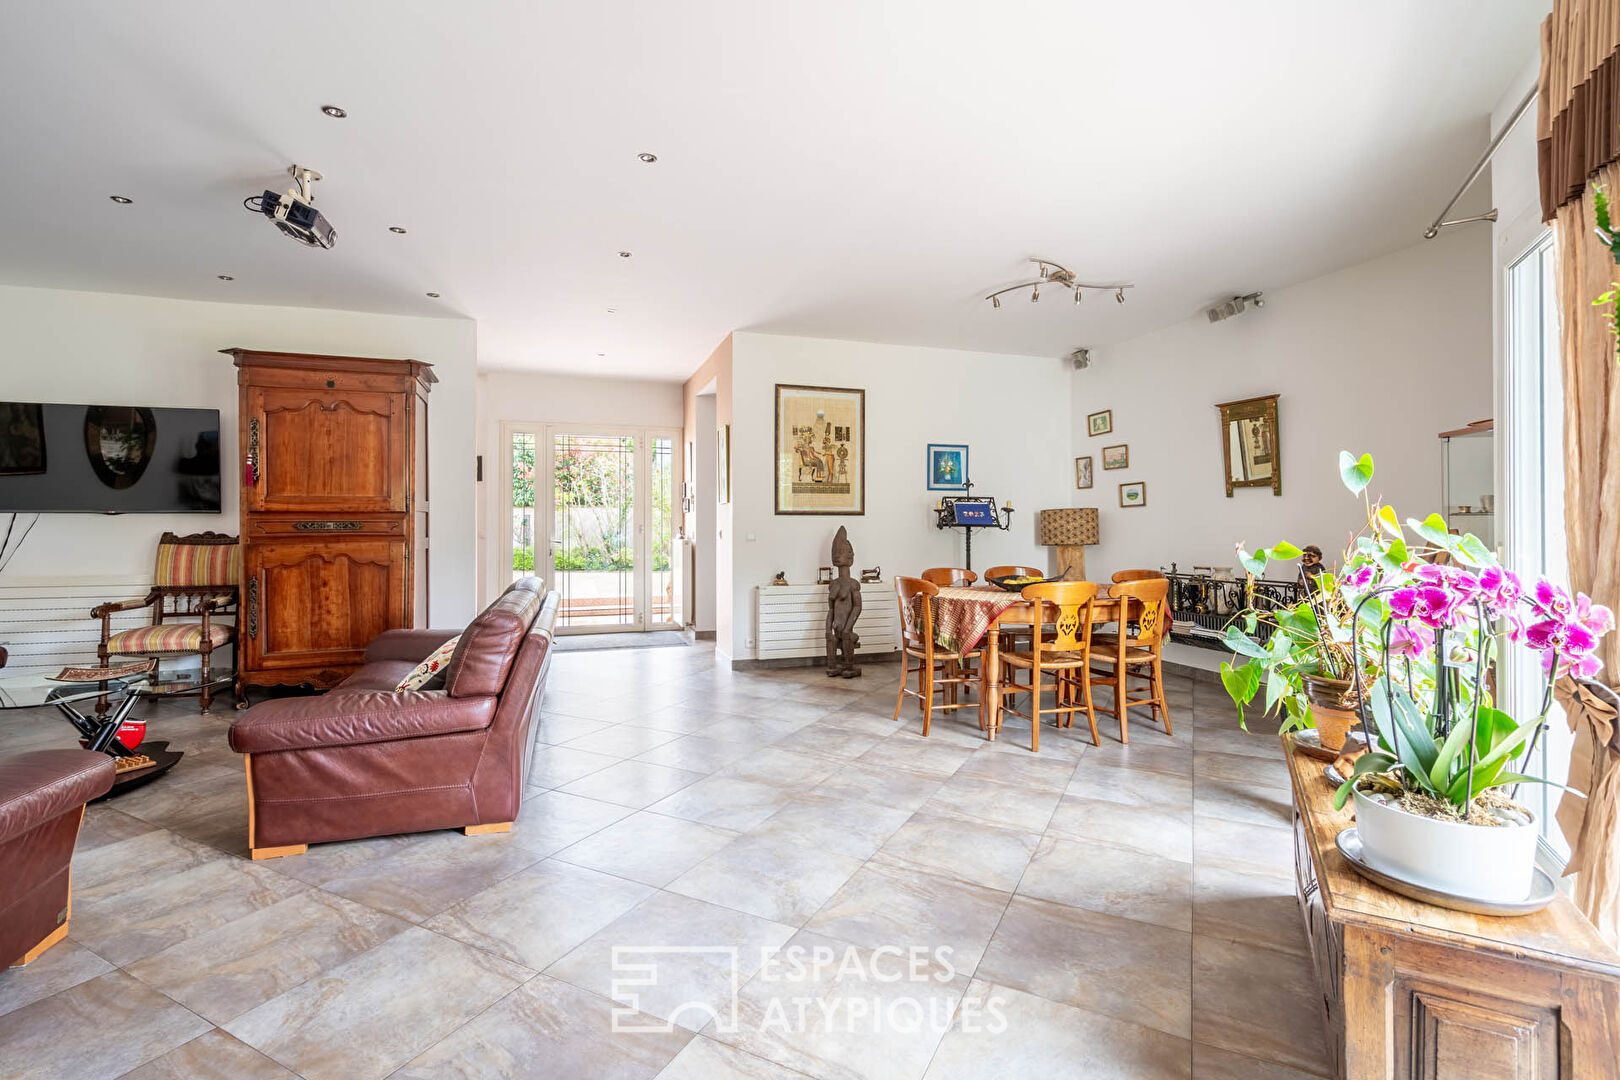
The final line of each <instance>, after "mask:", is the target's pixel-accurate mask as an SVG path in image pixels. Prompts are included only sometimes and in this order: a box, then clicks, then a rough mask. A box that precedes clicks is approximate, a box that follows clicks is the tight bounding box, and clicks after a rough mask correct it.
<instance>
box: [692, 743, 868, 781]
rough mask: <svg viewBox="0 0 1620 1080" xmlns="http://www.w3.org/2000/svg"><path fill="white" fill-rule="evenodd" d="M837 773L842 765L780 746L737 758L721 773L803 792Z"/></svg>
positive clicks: (773, 746)
mask: <svg viewBox="0 0 1620 1080" xmlns="http://www.w3.org/2000/svg"><path fill="white" fill-rule="evenodd" d="M838 769H839V763H838V762H837V761H835V760H831V759H829V758H826V757H822V756H818V755H815V754H796V753H793V752H792V751H789V750H783V749H781V748H780V746H779V745H772V746H767V747H762V748H761V749H758V750H755V751H754V752H753V753H750V754H746V755H744V756H743V757H740V758H738V759H737V760H736V761H733V762H732V763H731V764H729V765H727V766H726V767H725V768H724V769H721V770H720V775H722V776H735V777H738V778H739V779H742V780H753V781H755V782H756V783H760V784H771V785H773V786H775V787H782V788H792V789H794V790H796V791H804V790H807V789H809V788H813V787H815V786H816V785H817V784H819V783H821V781H823V780H825V779H826V778H827V777H828V776H830V775H832V774H833V773H835V772H837V771H838Z"/></svg>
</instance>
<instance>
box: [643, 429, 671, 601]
mask: <svg viewBox="0 0 1620 1080" xmlns="http://www.w3.org/2000/svg"><path fill="white" fill-rule="evenodd" d="M648 443H649V445H650V446H651V447H652V464H651V466H650V468H649V469H648V475H649V477H650V480H651V488H652V490H651V493H650V494H649V497H648V498H649V502H650V504H651V512H650V514H651V518H652V520H651V521H650V522H649V523H648V525H649V528H650V537H651V539H650V540H649V544H650V548H649V551H648V559H647V562H648V566H649V568H650V570H649V573H650V577H651V581H650V582H649V583H648V586H647V602H648V606H649V610H648V619H647V623H648V625H649V626H660V627H662V626H669V625H671V624H672V623H674V621H675V575H674V573H673V563H672V560H673V559H674V558H675V551H674V549H673V547H672V546H671V545H672V541H673V537H674V527H673V526H674V520H675V517H674V503H675V438H674V436H672V435H654V436H652V437H651V438H650V439H649V440H648Z"/></svg>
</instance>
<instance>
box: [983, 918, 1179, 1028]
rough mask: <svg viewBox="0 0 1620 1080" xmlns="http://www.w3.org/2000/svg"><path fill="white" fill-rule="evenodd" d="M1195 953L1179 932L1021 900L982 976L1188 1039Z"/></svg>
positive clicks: (987, 955) (997, 936) (997, 934)
mask: <svg viewBox="0 0 1620 1080" xmlns="http://www.w3.org/2000/svg"><path fill="white" fill-rule="evenodd" d="M1191 953H1192V936H1191V935H1190V934H1184V933H1182V932H1181V931H1179V930H1169V929H1166V928H1165V927H1162V926H1155V925H1153V924H1152V923H1145V922H1138V921H1137V920H1135V919H1121V918H1119V917H1117V916H1114V915H1104V914H1101V913H1100V912H1094V911H1088V910H1086V909H1084V908H1075V907H1069V906H1068V905H1066V904H1054V903H1052V902H1050V901H1046V900H1037V899H1035V898H1033V897H1026V896H1015V897H1014V898H1013V901H1012V903H1011V904H1009V905H1008V906H1007V914H1006V916H1005V917H1004V918H1003V919H1002V920H1001V924H1000V925H999V926H998V927H997V928H996V932H995V936H994V937H993V938H991V940H990V945H989V947H988V948H987V949H986V950H985V953H984V959H983V960H981V961H980V962H979V966H978V970H977V972H976V975H977V976H978V977H979V978H983V979H987V980H989V981H991V982H994V983H997V984H999V985H1002V986H1011V987H1014V988H1016V989H1019V990H1023V991H1026V992H1027V993H1031V994H1035V995H1037V996H1039V997H1043V998H1046V999H1048V1000H1049V1001H1058V1002H1062V1003H1063V1004H1066V1005H1074V1006H1076V1007H1078V1008H1081V1009H1087V1010H1090V1011H1091V1012H1098V1013H1102V1014H1104V1015H1105V1016H1111V1017H1113V1018H1114V1019H1116V1020H1124V1021H1127V1022H1129V1023H1133V1024H1142V1025H1144V1026H1147V1027H1151V1028H1154V1029H1156V1030H1158V1031H1162V1032H1165V1033H1166V1034H1169V1035H1174V1036H1176V1037H1178V1038H1182V1039H1186V1038H1190V1037H1191V1036H1192V975H1191Z"/></svg>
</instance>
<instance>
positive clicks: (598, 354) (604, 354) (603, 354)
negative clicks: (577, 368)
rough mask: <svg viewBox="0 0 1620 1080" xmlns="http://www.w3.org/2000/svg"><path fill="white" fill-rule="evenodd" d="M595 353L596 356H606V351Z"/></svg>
mask: <svg viewBox="0 0 1620 1080" xmlns="http://www.w3.org/2000/svg"><path fill="white" fill-rule="evenodd" d="M596 355H597V356H606V355H607V353H605V352H599V353H597V354H596Z"/></svg>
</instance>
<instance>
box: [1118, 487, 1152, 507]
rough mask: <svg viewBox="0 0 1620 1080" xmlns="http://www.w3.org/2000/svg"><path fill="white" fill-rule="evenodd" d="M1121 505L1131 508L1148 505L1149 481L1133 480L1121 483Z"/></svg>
mask: <svg viewBox="0 0 1620 1080" xmlns="http://www.w3.org/2000/svg"><path fill="white" fill-rule="evenodd" d="M1119 505H1120V506H1121V508H1125V509H1129V508H1131V507H1136V506H1146V505H1147V481H1146V480H1132V481H1131V482H1130V483H1128V484H1121V485H1119Z"/></svg>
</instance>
